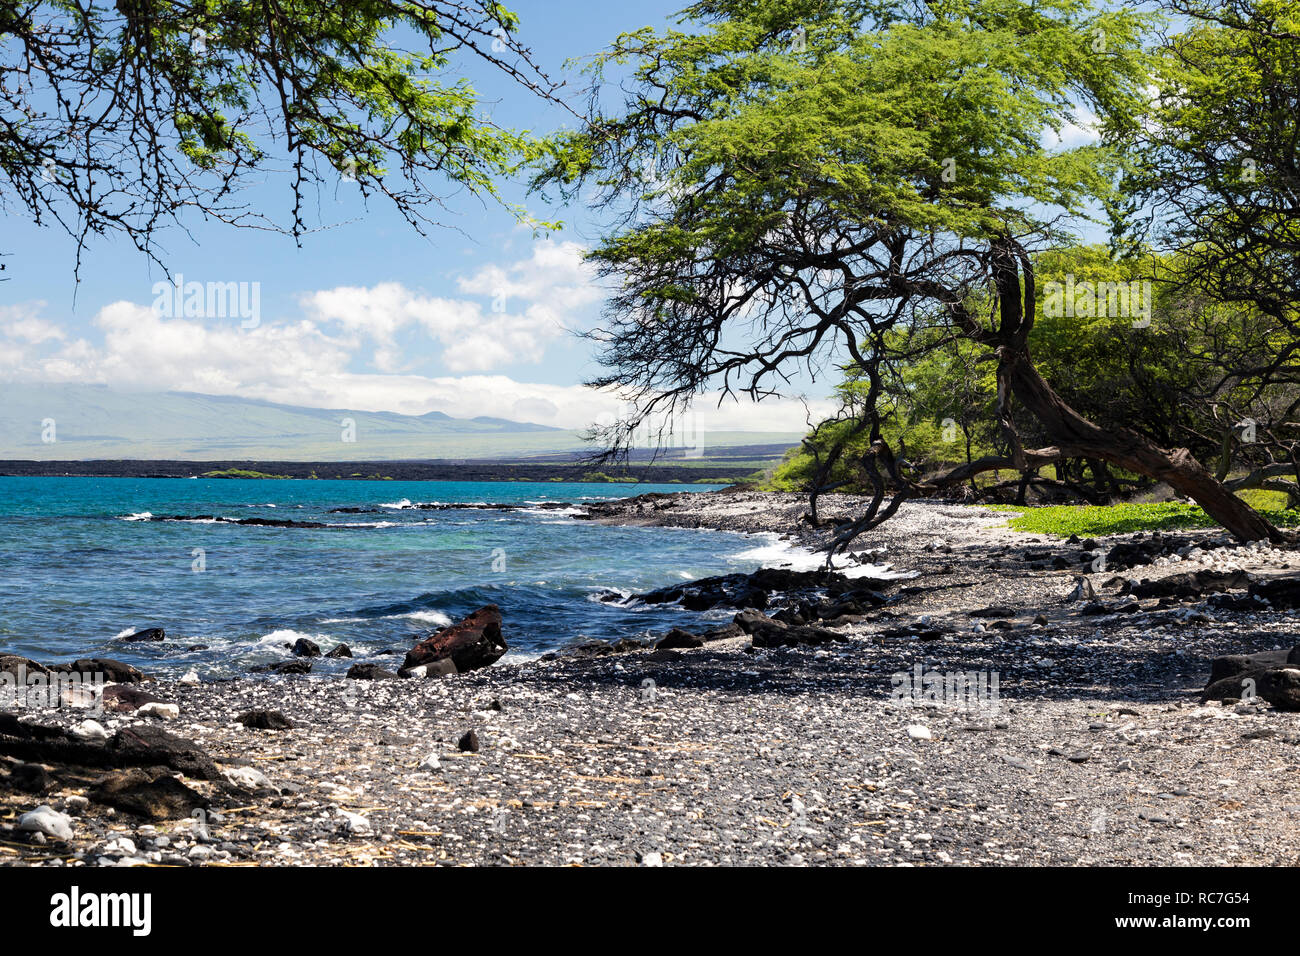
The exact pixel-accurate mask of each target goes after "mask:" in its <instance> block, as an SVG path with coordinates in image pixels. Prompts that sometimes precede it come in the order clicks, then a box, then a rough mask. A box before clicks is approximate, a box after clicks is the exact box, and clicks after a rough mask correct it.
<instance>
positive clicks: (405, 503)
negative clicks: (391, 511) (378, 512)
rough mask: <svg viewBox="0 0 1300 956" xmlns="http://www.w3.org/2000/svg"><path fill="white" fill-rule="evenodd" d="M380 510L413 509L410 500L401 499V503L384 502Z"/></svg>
mask: <svg viewBox="0 0 1300 956" xmlns="http://www.w3.org/2000/svg"><path fill="white" fill-rule="evenodd" d="M379 507H381V508H413V507H415V506H414V505H412V504H411V499H410V498H403V499H402V500H401V501H386V502H384V503H383V504H381V505H380V506H379Z"/></svg>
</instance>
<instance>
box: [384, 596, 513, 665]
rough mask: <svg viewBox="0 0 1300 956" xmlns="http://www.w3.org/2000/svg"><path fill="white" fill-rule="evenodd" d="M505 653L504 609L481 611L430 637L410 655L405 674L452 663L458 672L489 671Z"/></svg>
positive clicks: (405, 663) (493, 607)
mask: <svg viewBox="0 0 1300 956" xmlns="http://www.w3.org/2000/svg"><path fill="white" fill-rule="evenodd" d="M505 652H506V639H505V637H504V636H503V635H502V633H501V609H500V608H499V607H497V606H496V605H495V604H489V605H487V606H486V607H481V608H479V609H478V610H477V611H475V612H474V613H473V614H471V615H469V617H467V618H465V619H464V620H463V621H460V622H459V623H457V624H452V625H449V626H447V627H444V628H442V629H441V630H439V631H436V632H435V633H433V634H431V635H429V636H428V637H426V638H425V639H424V640H422V641H420V643H418V644H416V645H415V646H414V647H413V648H411V650H410V651H408V652H407V655H406V660H405V661H404V662H403V664H402V671H403V672H407V671H410V670H412V669H413V668H416V667H422V666H427V665H432V664H435V663H437V662H438V661H443V660H450V661H451V662H452V663H453V664H455V665H456V670H457V671H459V672H462V673H463V672H464V671H472V670H477V669H478V668H481V667H489V666H491V665H492V664H495V663H496V662H497V660H499V659H500V657H501V655H502V654H504V653H505Z"/></svg>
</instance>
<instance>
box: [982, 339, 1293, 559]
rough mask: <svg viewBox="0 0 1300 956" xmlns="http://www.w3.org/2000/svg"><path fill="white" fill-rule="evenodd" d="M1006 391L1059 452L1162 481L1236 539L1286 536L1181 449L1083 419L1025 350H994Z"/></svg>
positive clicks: (1252, 539) (1281, 540)
mask: <svg viewBox="0 0 1300 956" xmlns="http://www.w3.org/2000/svg"><path fill="white" fill-rule="evenodd" d="M999 352H1000V359H1001V365H1002V368H1001V369H1000V372H999V374H1005V375H1006V376H1007V380H1008V381H1009V383H1010V384H1011V388H1012V391H1013V392H1014V394H1015V396H1016V398H1018V399H1019V400H1020V401H1021V402H1022V403H1023V404H1024V406H1025V408H1026V410H1027V411H1028V412H1029V413H1030V414H1031V415H1033V416H1034V417H1035V418H1037V419H1038V421H1039V423H1040V424H1041V425H1042V426H1043V428H1044V429H1045V430H1046V432H1047V434H1048V435H1050V436H1051V437H1052V439H1053V441H1055V442H1056V443H1057V445H1058V446H1059V448H1060V450H1061V451H1062V452H1063V453H1064V454H1068V455H1077V456H1080V457H1085V458H1100V459H1102V460H1103V461H1107V462H1110V463H1111V464H1113V465H1116V466H1118V467H1120V468H1124V469H1126V470H1128V471H1134V472H1137V473H1138V474H1139V475H1146V476H1147V477H1148V478H1153V479H1155V480H1156V481H1163V482H1165V483H1167V484H1168V485H1169V486H1170V487H1172V488H1173V489H1174V490H1175V491H1177V492H1178V493H1179V494H1180V495H1184V496H1186V497H1188V498H1191V499H1192V500H1193V501H1195V502H1196V503H1197V504H1198V505H1200V506H1201V507H1202V508H1204V509H1205V513H1206V514H1208V515H1209V516H1210V517H1211V518H1213V519H1214V520H1215V521H1217V522H1219V524H1221V525H1223V527H1225V528H1227V529H1228V531H1230V532H1231V533H1232V534H1233V535H1234V536H1236V537H1237V538H1238V539H1239V540H1241V541H1260V540H1267V541H1272V542H1274V543H1280V542H1283V541H1286V540H1287V537H1286V535H1284V534H1283V533H1282V532H1281V531H1279V530H1278V529H1277V528H1275V527H1274V526H1273V525H1272V524H1271V523H1270V522H1269V521H1267V520H1266V519H1265V518H1264V517H1263V516H1261V515H1260V514H1259V513H1258V512H1256V511H1255V510H1254V509H1253V508H1251V507H1250V505H1248V504H1246V503H1245V502H1244V501H1242V500H1241V499H1240V498H1238V497H1237V496H1236V495H1234V494H1233V493H1232V492H1231V491H1229V490H1228V489H1227V488H1225V487H1224V486H1223V485H1222V484H1221V483H1220V482H1219V481H1217V480H1216V479H1215V477H1214V476H1213V475H1212V474H1210V472H1208V471H1206V470H1205V468H1203V467H1202V466H1201V464H1200V462H1198V461H1197V460H1196V459H1195V458H1193V457H1192V455H1191V453H1190V452H1189V451H1188V450H1187V449H1186V448H1175V449H1172V450H1167V449H1164V448H1161V447H1159V446H1158V445H1156V444H1155V443H1154V442H1151V441H1148V440H1147V439H1146V438H1143V437H1142V436H1141V435H1139V434H1137V433H1136V432H1132V431H1129V430H1128V429H1118V430H1116V431H1114V432H1109V431H1106V430H1105V429H1102V428H1100V427H1098V426H1097V425H1094V424H1093V423H1092V422H1090V421H1088V420H1087V419H1086V418H1084V417H1083V416H1082V415H1080V414H1079V413H1078V412H1076V411H1075V410H1074V409H1072V408H1071V407H1070V406H1069V405H1067V404H1065V402H1064V400H1062V398H1061V397H1060V396H1059V395H1057V394H1056V392H1055V391H1053V390H1052V387H1051V386H1050V385H1048V384H1047V382H1046V381H1045V380H1044V379H1043V377H1042V376H1041V375H1039V374H1038V370H1037V369H1035V368H1034V366H1033V364H1032V363H1031V362H1030V360H1029V355H1028V350H1027V349H1025V348H1019V349H1017V348H1009V347H1007V346H1003V347H1002V348H1001V349H1000V350H999Z"/></svg>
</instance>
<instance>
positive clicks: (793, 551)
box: [731, 531, 919, 578]
mask: <svg viewBox="0 0 1300 956" xmlns="http://www.w3.org/2000/svg"><path fill="white" fill-rule="evenodd" d="M754 537H756V538H763V539H766V543H764V544H761V545H759V546H758V547H756V548H750V549H748V550H746V551H741V552H740V553H738V554H733V555H732V556H731V560H732V561H758V562H759V563H760V564H761V565H762V566H763V567H765V568H786V569H789V570H791V571H816V570H817V569H818V568H821V567H824V566H825V564H826V555H825V554H821V553H819V552H816V551H810V550H809V549H807V548H800V547H798V546H796V545H792V544H790V543H789V542H787V541H782V540H781V538H780V536H779V535H777V534H776V533H774V532H770V531H765V532H760V533H758V534H755V535H754ZM832 568H833V569H834V570H835V571H838V572H839V573H840V574H842V575H844V576H845V577H846V578H912V577H916V575H917V574H918V573H919V572H916V571H899V570H897V569H896V568H894V566H893V565H892V564H847V565H832Z"/></svg>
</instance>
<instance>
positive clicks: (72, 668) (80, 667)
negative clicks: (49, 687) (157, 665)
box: [50, 657, 153, 684]
mask: <svg viewBox="0 0 1300 956" xmlns="http://www.w3.org/2000/svg"><path fill="white" fill-rule="evenodd" d="M50 670H52V671H54V672H56V673H59V674H80V675H81V679H82V680H83V681H92V680H94V678H95V676H96V675H99V676H100V677H102V678H103V679H104V680H106V681H110V682H112V683H114V684H142V683H144V682H145V681H150V682H152V681H153V678H152V677H149V676H148V675H146V674H144V673H142V672H141V671H139V670H137V669H136V668H134V667H132V666H131V665H130V664H124V663H122V662H121V661H115V660H113V659H111V658H108V657H90V658H81V659H78V660H75V661H73V662H72V663H71V664H57V665H55V666H54V667H51V668H50Z"/></svg>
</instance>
